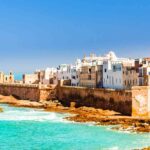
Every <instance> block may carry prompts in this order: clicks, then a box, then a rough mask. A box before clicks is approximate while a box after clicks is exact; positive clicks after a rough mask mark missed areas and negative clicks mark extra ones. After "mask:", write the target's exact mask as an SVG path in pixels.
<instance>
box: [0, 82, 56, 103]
mask: <svg viewBox="0 0 150 150" xmlns="http://www.w3.org/2000/svg"><path fill="white" fill-rule="evenodd" d="M55 93H56V89H55V87H54V88H52V87H49V88H41V87H39V86H38V85H26V84H0V94H2V95H5V96H9V95H12V96H14V97H16V98H17V99H22V100H32V101H45V100H51V99H55V96H56V94H55Z"/></svg>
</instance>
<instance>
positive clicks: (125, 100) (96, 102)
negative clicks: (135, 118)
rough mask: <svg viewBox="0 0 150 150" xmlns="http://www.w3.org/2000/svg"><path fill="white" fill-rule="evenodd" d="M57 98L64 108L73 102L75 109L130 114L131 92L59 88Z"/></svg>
mask: <svg viewBox="0 0 150 150" xmlns="http://www.w3.org/2000/svg"><path fill="white" fill-rule="evenodd" d="M57 96H58V99H59V100H60V101H61V102H62V103H63V104H64V105H66V106H70V104H71V102H75V103H76V107H80V106H88V107H95V108H102V109H109V110H114V111H118V112H121V113H122V114H124V115H131V114H132V92H131V90H112V89H96V88H94V89H90V88H83V87H69V86H59V87H58V93H57Z"/></svg>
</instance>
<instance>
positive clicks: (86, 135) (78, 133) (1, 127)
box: [0, 105, 150, 150]
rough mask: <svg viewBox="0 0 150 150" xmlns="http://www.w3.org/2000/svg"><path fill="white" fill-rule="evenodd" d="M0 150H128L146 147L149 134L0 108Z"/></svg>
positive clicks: (7, 107)
mask: <svg viewBox="0 0 150 150" xmlns="http://www.w3.org/2000/svg"><path fill="white" fill-rule="evenodd" d="M0 107H3V108H4V112H3V113H0V150H130V149H135V148H142V147H147V146H150V134H148V133H147V134H136V133H125V132H119V131H113V130H111V129H110V127H108V126H107V127H104V126H94V125H93V124H92V123H91V124H90V123H89V124H82V123H74V122H69V121H67V120H64V119H63V118H64V117H65V116H68V114H61V113H51V112H45V111H43V110H39V109H30V108H16V107H10V106H8V105H0Z"/></svg>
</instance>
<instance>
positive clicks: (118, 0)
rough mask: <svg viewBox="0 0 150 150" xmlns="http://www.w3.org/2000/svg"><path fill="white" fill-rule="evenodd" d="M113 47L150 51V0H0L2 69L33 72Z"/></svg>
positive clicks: (122, 52)
mask: <svg viewBox="0 0 150 150" xmlns="http://www.w3.org/2000/svg"><path fill="white" fill-rule="evenodd" d="M109 50H113V51H115V52H116V54H117V55H118V56H122V57H135V58H136V57H145V56H150V1H149V0H0V70H3V71H9V70H12V71H15V72H30V71H33V70H35V69H37V68H45V67H52V66H57V65H58V64H60V63H72V62H74V60H75V59H76V58H81V57H82V56H83V55H85V54H86V55H88V54H89V53H91V52H95V53H96V54H103V53H106V52H108V51H109Z"/></svg>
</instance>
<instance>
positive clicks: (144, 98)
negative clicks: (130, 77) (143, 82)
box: [132, 86, 150, 117]
mask: <svg viewBox="0 0 150 150" xmlns="http://www.w3.org/2000/svg"><path fill="white" fill-rule="evenodd" d="M132 116H134V117H150V86H136V87H133V88H132Z"/></svg>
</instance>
